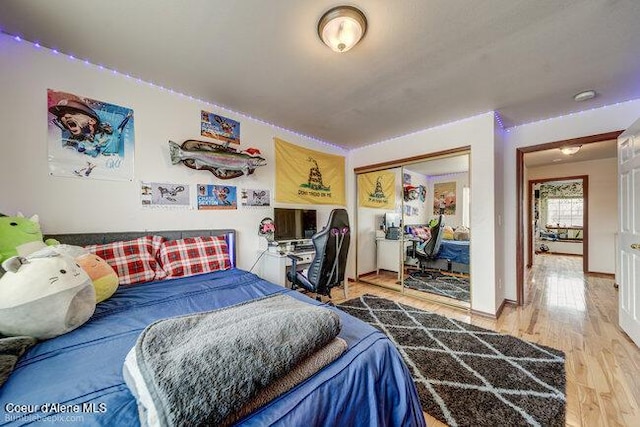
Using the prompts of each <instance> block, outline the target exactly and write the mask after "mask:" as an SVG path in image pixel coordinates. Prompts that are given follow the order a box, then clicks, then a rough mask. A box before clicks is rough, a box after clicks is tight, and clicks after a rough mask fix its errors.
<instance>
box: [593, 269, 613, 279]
mask: <svg viewBox="0 0 640 427" xmlns="http://www.w3.org/2000/svg"><path fill="white" fill-rule="evenodd" d="M587 274H588V275H589V276H593V277H602V278H604V279H614V280H615V278H616V275H615V274H613V273H600V272H599V271H587Z"/></svg>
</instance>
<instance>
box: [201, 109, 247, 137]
mask: <svg viewBox="0 0 640 427" xmlns="http://www.w3.org/2000/svg"><path fill="white" fill-rule="evenodd" d="M200 116H201V117H200V135H202V136H208V137H209V138H215V139H219V140H221V141H224V142H230V143H233V144H240V123H239V122H236V121H235V120H231V119H228V118H226V117H224V116H221V115H219V114H213V113H209V112H207V111H204V110H202V111H201V114H200Z"/></svg>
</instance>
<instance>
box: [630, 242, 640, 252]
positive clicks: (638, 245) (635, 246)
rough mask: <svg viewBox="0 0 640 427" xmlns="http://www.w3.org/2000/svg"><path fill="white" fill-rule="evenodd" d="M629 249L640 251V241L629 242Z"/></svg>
mask: <svg viewBox="0 0 640 427" xmlns="http://www.w3.org/2000/svg"><path fill="white" fill-rule="evenodd" d="M631 249H635V250H638V251H640V243H632V244H631Z"/></svg>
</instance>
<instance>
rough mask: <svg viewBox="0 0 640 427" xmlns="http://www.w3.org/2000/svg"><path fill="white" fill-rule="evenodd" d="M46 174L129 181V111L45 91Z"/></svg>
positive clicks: (131, 144)
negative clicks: (47, 161)
mask: <svg viewBox="0 0 640 427" xmlns="http://www.w3.org/2000/svg"><path fill="white" fill-rule="evenodd" d="M47 111H48V138H47V139H48V149H49V150H48V151H49V153H48V154H49V173H50V174H51V175H55V176H68V177H76V178H81V179H104V180H114V181H132V180H133V164H134V162H133V153H134V131H133V110H132V109H130V108H126V107H121V106H118V105H114V104H109V103H107V102H103V101H98V100H95V99H91V98H85V97H82V96H79V95H75V94H72V93H67V92H60V91H55V90H52V89H47Z"/></svg>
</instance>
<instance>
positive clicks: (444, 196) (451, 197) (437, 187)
mask: <svg viewBox="0 0 640 427" xmlns="http://www.w3.org/2000/svg"><path fill="white" fill-rule="evenodd" d="M433 214H434V215H439V214H444V215H455V214H456V183H455V182H439V183H436V184H433Z"/></svg>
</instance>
